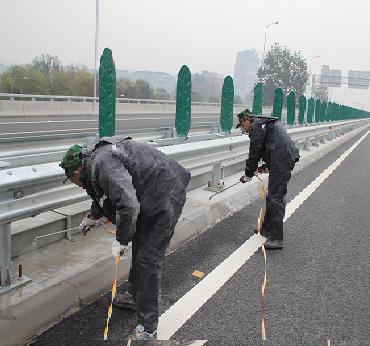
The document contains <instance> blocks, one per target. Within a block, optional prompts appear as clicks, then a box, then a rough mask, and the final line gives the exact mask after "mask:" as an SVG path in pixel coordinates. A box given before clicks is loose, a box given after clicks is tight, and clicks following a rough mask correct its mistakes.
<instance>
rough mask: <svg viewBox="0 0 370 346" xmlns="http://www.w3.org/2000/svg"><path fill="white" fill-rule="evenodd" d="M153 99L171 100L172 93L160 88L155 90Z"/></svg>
mask: <svg viewBox="0 0 370 346" xmlns="http://www.w3.org/2000/svg"><path fill="white" fill-rule="evenodd" d="M153 99H156V100H169V99H170V94H169V93H168V92H167V90H166V89H163V88H158V89H157V90H155V91H154V94H153Z"/></svg>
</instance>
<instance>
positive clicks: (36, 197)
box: [0, 121, 362, 224]
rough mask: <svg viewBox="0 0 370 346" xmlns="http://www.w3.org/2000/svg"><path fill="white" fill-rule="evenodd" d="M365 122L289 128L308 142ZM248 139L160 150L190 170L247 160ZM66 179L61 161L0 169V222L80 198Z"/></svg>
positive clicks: (296, 137)
mask: <svg viewBox="0 0 370 346" xmlns="http://www.w3.org/2000/svg"><path fill="white" fill-rule="evenodd" d="M361 123H362V122H361V121H350V122H344V123H338V124H335V125H334V124H325V125H316V126H311V127H308V126H307V127H304V128H301V127H299V128H292V129H288V133H289V134H290V135H291V137H292V138H293V140H295V141H298V142H299V141H303V140H305V141H306V140H307V138H310V139H312V141H315V138H316V137H317V136H322V135H324V134H325V133H327V134H329V133H332V132H333V131H335V130H338V129H341V128H346V127H348V126H349V127H353V126H355V125H356V124H357V125H360V124H361ZM248 142H249V138H248V136H236V137H229V138H223V139H214V140H208V141H203V142H193V143H183V144H178V145H173V146H166V147H160V148H158V149H159V150H160V151H162V152H164V153H165V154H166V155H168V156H169V157H171V158H173V159H174V160H176V161H178V162H179V163H180V164H181V165H183V166H184V167H185V168H187V169H188V170H190V171H194V170H196V169H200V168H204V167H209V166H212V165H213V164H216V163H221V162H227V161H232V160H237V159H240V158H241V157H242V158H243V159H245V156H246V151H247V148H248V146H247V143H248ZM63 180H64V171H63V170H62V169H61V168H60V167H59V166H58V162H51V163H45V164H40V165H34V166H26V167H17V168H6V169H3V170H0V224H1V223H7V222H12V221H14V220H17V219H20V218H25V217H28V216H32V215H36V214H38V213H40V212H43V211H45V210H47V208H58V207H61V206H64V205H66V204H68V203H67V201H66V200H65V198H64V197H62V198H61V200H59V198H58V195H59V194H61V195H62V196H64V195H65V194H64V192H63V191H64V190H68V194H70V195H71V196H72V197H71V199H73V200H74V199H75V198H76V199H78V198H79V197H78V196H77V195H75V194H73V193H72V190H70V189H71V186H70V184H65V185H60V183H61V182H62V181H63ZM77 190H78V189H77Z"/></svg>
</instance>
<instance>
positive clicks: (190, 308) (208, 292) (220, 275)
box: [157, 234, 262, 340]
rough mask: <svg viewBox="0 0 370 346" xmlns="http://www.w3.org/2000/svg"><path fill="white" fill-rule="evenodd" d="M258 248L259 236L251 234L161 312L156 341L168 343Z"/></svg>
mask: <svg viewBox="0 0 370 346" xmlns="http://www.w3.org/2000/svg"><path fill="white" fill-rule="evenodd" d="M261 245H262V243H261V240H260V238H259V236H258V235H257V234H254V235H253V236H252V237H251V238H250V239H248V240H247V241H246V242H245V243H244V244H243V245H242V246H240V247H239V248H238V249H237V250H236V251H234V252H233V253H232V254H231V255H230V256H229V257H228V258H226V259H225V260H224V261H223V262H222V263H221V264H219V265H218V267H217V268H215V269H214V270H213V271H212V272H211V273H210V274H208V275H207V276H206V277H205V278H204V279H203V280H202V281H201V282H199V283H198V284H197V285H196V286H195V287H194V288H192V289H191V290H190V291H189V292H187V293H186V294H185V295H184V296H183V297H182V298H181V299H179V300H178V301H177V302H176V303H175V304H174V305H172V306H171V307H170V308H169V309H168V310H167V311H166V312H165V313H163V314H162V315H161V317H160V318H159V324H158V330H157V332H158V339H159V340H169V339H170V338H171V336H172V335H173V334H175V333H176V331H177V330H178V329H179V328H180V327H181V326H182V325H184V324H185V322H186V321H187V320H188V319H190V318H191V316H193V315H194V313H195V312H196V311H198V310H199V309H200V308H201V307H202V306H203V305H204V304H205V303H206V302H207V300H208V299H209V298H211V297H212V296H213V295H214V294H215V293H216V292H217V291H218V290H219V289H220V288H221V287H222V286H223V285H224V284H225V283H226V282H227V281H228V280H229V279H230V278H231V277H232V276H233V275H234V274H235V273H236V272H237V270H238V269H239V268H240V267H241V266H242V265H243V264H244V263H245V262H246V261H247V260H248V259H249V258H250V257H251V256H252V255H253V254H254V253H255V252H256V251H257V250H258V249H259V247H260V246H261Z"/></svg>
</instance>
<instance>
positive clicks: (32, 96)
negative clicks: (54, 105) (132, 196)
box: [0, 93, 246, 107]
mask: <svg viewBox="0 0 370 346" xmlns="http://www.w3.org/2000/svg"><path fill="white" fill-rule="evenodd" d="M1 99H4V100H11V101H15V100H23V101H24V100H26V101H69V102H94V101H95V102H96V103H99V97H92V96H69V95H37V94H9V93H0V100H1ZM116 102H118V103H149V104H171V105H175V104H176V101H174V100H156V99H132V98H123V97H117V98H116ZM192 104H193V105H199V106H220V105H221V104H220V103H217V102H192ZM234 106H235V107H238V106H240V107H246V105H243V104H235V105H234Z"/></svg>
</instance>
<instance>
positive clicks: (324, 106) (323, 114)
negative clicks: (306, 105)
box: [320, 101, 328, 121]
mask: <svg viewBox="0 0 370 346" xmlns="http://www.w3.org/2000/svg"><path fill="white" fill-rule="evenodd" d="M320 112H321V119H322V121H328V119H327V113H328V104H327V102H326V101H323V102H322V103H321V107H320Z"/></svg>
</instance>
